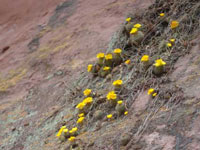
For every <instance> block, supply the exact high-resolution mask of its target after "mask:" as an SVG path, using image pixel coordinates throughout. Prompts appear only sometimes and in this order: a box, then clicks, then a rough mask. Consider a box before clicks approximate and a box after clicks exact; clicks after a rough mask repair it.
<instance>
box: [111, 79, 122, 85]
mask: <svg viewBox="0 0 200 150" xmlns="http://www.w3.org/2000/svg"><path fill="white" fill-rule="evenodd" d="M122 84H123V81H122V80H116V81H114V82H113V85H114V86H120V85H122Z"/></svg>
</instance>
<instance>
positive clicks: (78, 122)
mask: <svg viewBox="0 0 200 150" xmlns="http://www.w3.org/2000/svg"><path fill="white" fill-rule="evenodd" d="M84 119H85V117H80V118H78V120H77V122H76V123H77V124H82V123H83V121H84Z"/></svg>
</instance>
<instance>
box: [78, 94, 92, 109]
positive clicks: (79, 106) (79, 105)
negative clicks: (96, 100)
mask: <svg viewBox="0 0 200 150" xmlns="http://www.w3.org/2000/svg"><path fill="white" fill-rule="evenodd" d="M92 102H93V98H92V97H87V98H85V99H84V100H83V101H82V102H81V103H79V104H78V105H77V106H76V108H78V109H79V110H82V109H83V108H84V107H85V106H86V105H87V104H91V103H92Z"/></svg>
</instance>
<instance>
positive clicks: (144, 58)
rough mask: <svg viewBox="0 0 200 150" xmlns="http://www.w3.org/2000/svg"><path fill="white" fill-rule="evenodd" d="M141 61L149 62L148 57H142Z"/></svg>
mask: <svg viewBox="0 0 200 150" xmlns="http://www.w3.org/2000/svg"><path fill="white" fill-rule="evenodd" d="M141 61H142V62H146V61H149V56H148V55H144V56H142V58H141Z"/></svg>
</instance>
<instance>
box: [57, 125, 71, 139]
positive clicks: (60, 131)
mask: <svg viewBox="0 0 200 150" xmlns="http://www.w3.org/2000/svg"><path fill="white" fill-rule="evenodd" d="M64 129H67V127H66V126H62V127H61V128H60V130H59V131H58V133H57V134H56V136H57V137H60V136H61V134H62V132H63V130H64ZM67 130H68V129H67Z"/></svg>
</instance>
